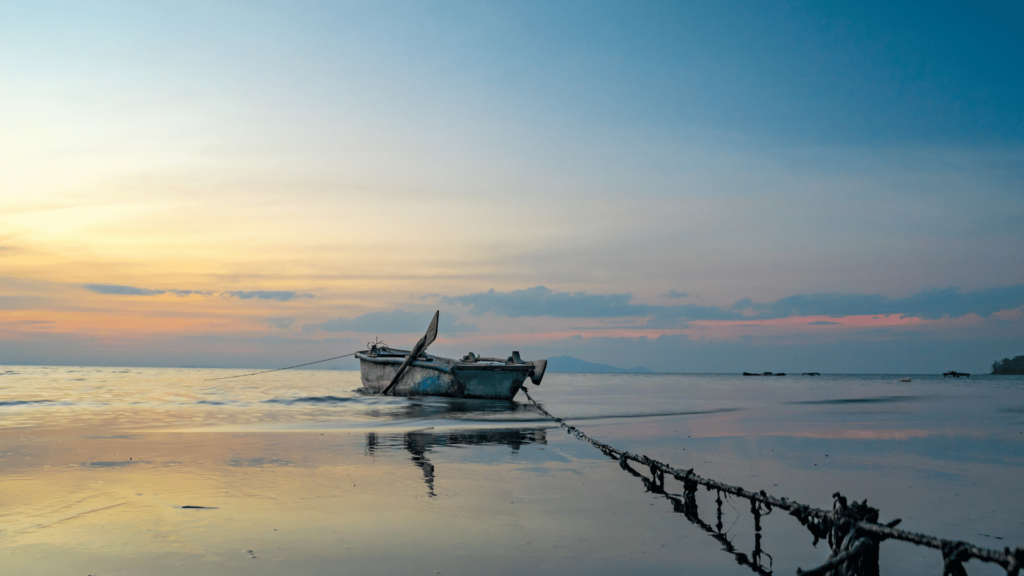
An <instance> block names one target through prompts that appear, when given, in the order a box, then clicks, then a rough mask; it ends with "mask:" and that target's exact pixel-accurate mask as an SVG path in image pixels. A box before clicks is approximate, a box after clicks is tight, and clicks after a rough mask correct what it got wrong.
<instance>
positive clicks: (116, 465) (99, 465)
mask: <svg viewBox="0 0 1024 576" xmlns="http://www.w3.org/2000/svg"><path fill="white" fill-rule="evenodd" d="M136 464H142V461H141V460H118V461H116V462H82V464H81V466H82V467H83V468H125V467H127V466H134V465H136Z"/></svg>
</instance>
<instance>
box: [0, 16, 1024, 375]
mask: <svg viewBox="0 0 1024 576" xmlns="http://www.w3.org/2000/svg"><path fill="white" fill-rule="evenodd" d="M1022 29H1024V6H1022V5H1021V4H1020V3H1019V2H1005V3H1000V2H976V3H970V4H969V5H965V4H963V3H952V2H928V3H925V2H898V1H896V2H893V1H888V2H858V3H849V2H771V3H769V2H726V1H716V2H628V1H618V2H603V1H597V0H588V1H579V2H576V1H561V2H550V1H545V2H540V1H536V2H534V1H518V2H486V1H474V2H455V1H450V2H433V1H420V2H360V1H352V2H259V1H251V2H250V1H247V2H240V1H238V2H236V1H227V0H225V1H220V2H159V1H153V2H90V1H76V2H47V1H31V2H20V1H17V0H8V1H6V2H3V3H0V363H7V364H45V365H123V366H222V367H244V368H272V367H277V366H285V365H289V364H296V363H300V362H306V361H311V360H316V359H320V358H325V357H328V356H334V355H338V354H343V353H347V352H351V351H354V350H357V349H361V348H363V347H365V344H366V342H367V341H371V340H375V339H377V338H380V339H383V340H384V341H385V342H386V343H387V344H389V345H392V346H396V347H402V346H411V345H412V344H413V343H414V342H415V341H416V340H417V339H418V338H419V337H420V336H421V335H422V333H423V331H424V330H425V329H426V325H427V323H428V322H429V320H430V316H431V314H432V313H433V311H434V310H440V311H441V333H440V335H439V338H438V341H437V342H436V343H435V344H434V345H433V346H432V348H431V351H432V352H434V353H437V354H444V355H449V356H455V357H461V356H462V355H463V354H465V353H466V352H468V351H474V352H476V353H477V354H487V355H501V356H504V355H508V354H509V353H510V352H511V351H512V350H520V351H522V352H523V355H524V357H526V358H540V357H553V356H559V355H563V354H568V355H572V356H575V357H577V358H581V359H584V360H587V361H591V362H599V363H604V364H612V365H617V366H637V365H641V366H646V367H648V368H650V369H652V370H656V371H665V372H740V371H757V372H761V371H766V370H770V371H790V372H803V371H818V372H848V373H936V372H942V371H946V370H959V371H968V372H975V373H977V372H984V371H987V370H988V369H989V367H990V366H991V364H992V362H993V361H995V360H999V359H1002V358H1004V357H1013V356H1016V355H1020V354H1024V99H1022V98H1021V97H1020V95H1021V94H1024V34H1022V33H1021V31H1022ZM324 366H325V367H340V368H352V367H354V366H355V364H354V363H352V362H351V361H339V362H337V363H335V364H329V365H328V364H325V365H324Z"/></svg>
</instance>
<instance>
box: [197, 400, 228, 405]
mask: <svg viewBox="0 0 1024 576" xmlns="http://www.w3.org/2000/svg"><path fill="white" fill-rule="evenodd" d="M196 404H209V405H211V406H223V405H224V404H226V402H218V401H216V400H200V401H198V402H196Z"/></svg>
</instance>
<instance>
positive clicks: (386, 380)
mask: <svg viewBox="0 0 1024 576" xmlns="http://www.w3.org/2000/svg"><path fill="white" fill-rule="evenodd" d="M356 357H357V358H359V369H360V373H361V375H362V380H363V387H364V388H365V389H366V391H368V392H371V393H380V392H381V391H383V390H384V389H385V388H386V387H387V386H388V384H390V383H391V379H392V378H394V377H395V373H396V372H397V371H398V367H399V366H400V365H401V363H402V361H403V360H404V358H402V357H372V356H368V355H365V354H356ZM532 369H533V367H532V366H529V365H500V364H499V365H473V364H465V365H463V364H457V363H454V362H453V361H450V360H448V361H446V359H443V358H440V357H436V356H434V357H431V361H429V362H427V361H419V360H417V361H415V362H413V363H412V364H411V365H410V366H409V367H408V368H407V369H406V371H405V373H404V374H402V377H401V379H399V381H398V384H396V385H395V387H394V388H392V390H391V393H392V394H394V395H396V396H447V397H450V398H487V399H498V400H511V399H512V397H513V396H515V395H516V393H517V392H518V391H519V388H520V387H521V386H522V385H523V382H525V381H526V379H527V378H528V377H529V375H530V372H531V370H532Z"/></svg>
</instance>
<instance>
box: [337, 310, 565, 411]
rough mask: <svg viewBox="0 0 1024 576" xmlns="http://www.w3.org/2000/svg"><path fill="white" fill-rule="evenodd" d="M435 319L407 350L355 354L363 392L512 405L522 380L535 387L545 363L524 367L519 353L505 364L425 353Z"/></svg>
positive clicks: (382, 348) (380, 348)
mask: <svg viewBox="0 0 1024 576" xmlns="http://www.w3.org/2000/svg"><path fill="white" fill-rule="evenodd" d="M437 318H438V314H437V313H435V314H434V320H433V321H432V322H431V323H430V328H428V329H427V334H426V335H425V336H424V337H423V338H422V339H420V341H419V342H417V343H416V346H414V347H413V349H412V350H399V349H397V348H390V347H388V346H385V345H377V344H372V345H370V348H369V349H368V350H361V351H359V352H356V358H358V359H359V368H360V372H361V375H362V380H363V388H364V389H365V391H366V392H370V393H376V394H394V395H398V396H447V397H450V398H491V399H500V400H511V399H512V397H513V396H515V395H516V393H517V392H519V388H521V387H522V386H523V383H525V382H526V379H527V378H529V379H530V381H531V382H533V383H534V384H538V385H539V384H540V382H541V380H542V379H543V378H544V371H545V370H546V369H547V364H548V361H547V360H534V361H529V362H528V361H524V360H523V359H522V358H520V356H519V352H512V355H511V356H509V357H508V358H506V359H501V358H482V357H478V356H476V355H475V354H473V353H472V352H470V353H469V354H466V356H464V357H463V358H462V359H461V360H453V359H451V358H444V357H442V356H434V355H433V354H427V353H426V352H425V350H426V347H427V346H429V345H430V343H431V342H433V341H434V338H435V337H436V336H437Z"/></svg>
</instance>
